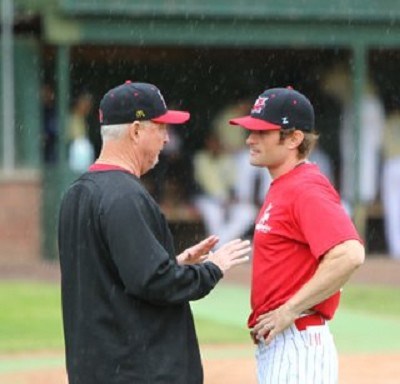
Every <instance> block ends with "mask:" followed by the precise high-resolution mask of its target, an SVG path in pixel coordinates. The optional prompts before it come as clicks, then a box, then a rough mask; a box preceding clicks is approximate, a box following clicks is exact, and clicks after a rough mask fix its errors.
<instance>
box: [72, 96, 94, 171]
mask: <svg viewBox="0 0 400 384" xmlns="http://www.w3.org/2000/svg"><path fill="white" fill-rule="evenodd" d="M92 107H93V97H92V95H91V94H89V93H86V92H85V93H81V94H80V95H78V97H77V98H76V100H75V102H74V104H73V106H72V109H71V113H70V116H69V119H68V135H69V139H70V142H69V151H68V162H69V166H70V168H71V169H72V170H73V171H76V172H84V171H86V170H87V169H88V168H89V166H90V165H91V164H92V163H93V161H94V149H93V145H92V143H91V142H90V140H89V137H88V133H89V127H88V122H87V118H88V115H89V113H90V112H91V110H92Z"/></svg>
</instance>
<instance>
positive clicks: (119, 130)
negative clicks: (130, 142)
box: [101, 124, 130, 141]
mask: <svg viewBox="0 0 400 384" xmlns="http://www.w3.org/2000/svg"><path fill="white" fill-rule="evenodd" d="M129 126H130V124H114V125H102V126H101V138H102V139H103V141H107V140H113V139H114V140H115V139H120V138H121V137H122V135H123V134H124V133H125V132H126V131H127V130H128V127H129Z"/></svg>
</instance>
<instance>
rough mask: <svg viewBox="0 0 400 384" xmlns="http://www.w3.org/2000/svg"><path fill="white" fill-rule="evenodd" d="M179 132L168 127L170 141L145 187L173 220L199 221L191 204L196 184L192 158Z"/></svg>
mask: <svg viewBox="0 0 400 384" xmlns="http://www.w3.org/2000/svg"><path fill="white" fill-rule="evenodd" d="M179 129H180V128H178V127H176V126H174V125H171V126H169V127H168V137H169V141H168V143H166V144H165V146H164V149H163V151H162V152H161V154H160V161H159V163H158V164H157V165H156V167H155V168H154V169H153V170H152V171H151V172H150V173H149V177H147V178H146V180H145V184H146V186H147V188H148V189H149V191H150V193H151V194H152V195H153V197H154V198H155V199H156V201H158V202H159V204H160V205H161V206H162V208H163V211H164V212H165V214H166V215H167V217H168V218H169V219H178V220H181V219H188V220H190V219H198V213H197V211H196V209H195V208H194V207H193V206H192V205H191V204H190V202H189V201H190V197H191V193H192V191H193V184H194V182H193V167H192V159H191V158H190V157H189V156H188V155H187V153H186V152H185V149H184V148H183V140H182V137H181V136H180V132H181V131H179Z"/></svg>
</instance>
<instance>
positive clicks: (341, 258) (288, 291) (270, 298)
mask: <svg viewBox="0 0 400 384" xmlns="http://www.w3.org/2000/svg"><path fill="white" fill-rule="evenodd" d="M230 123H231V124H234V125H240V126H242V127H243V128H246V129H248V130H249V136H248V138H247V140H246V143H247V145H248V146H249V148H250V163H251V164H252V165H254V166H257V167H265V168H267V169H268V171H269V172H270V174H271V176H272V179H273V181H272V184H271V186H270V189H269V191H268V193H267V195H266V198H265V201H264V204H263V206H262V208H261V210H260V213H259V215H258V217H257V219H256V225H255V232H254V244H253V247H254V253H253V271H252V272H253V273H252V292H251V307H252V313H251V315H250V317H249V321H248V325H249V328H250V329H251V334H252V336H253V339H254V341H255V343H256V344H257V352H256V358H257V374H258V381H259V383H260V384H261V383H262V384H267V383H274V384H277V383H307V384H308V383H313V384H319V383H321V384H322V383H323V384H330V383H337V380H338V364H337V353H336V348H335V345H334V342H333V339H332V336H331V334H330V332H329V328H328V324H327V322H328V320H330V319H332V318H333V316H334V314H335V311H336V309H337V307H338V304H339V299H340V291H341V288H342V286H343V285H344V284H345V282H346V281H347V280H348V279H349V277H350V276H351V274H352V273H353V272H354V271H355V270H356V269H357V268H358V267H359V266H360V265H361V264H362V263H363V261H364V257H365V254H364V247H363V245H362V240H361V239H360V236H359V235H358V233H357V231H356V229H355V227H354V225H353V223H352V222H351V219H350V218H349V217H348V215H347V214H346V212H345V210H344V209H343V208H342V206H341V204H340V197H339V195H338V193H337V192H336V191H335V189H334V188H333V187H332V185H331V184H330V182H329V181H328V179H327V178H326V177H325V176H324V175H323V174H322V173H321V172H320V170H319V169H318V167H317V165H315V164H312V163H310V162H309V161H307V156H308V155H309V153H310V152H311V150H312V148H313V146H314V145H315V144H316V142H317V140H318V133H317V132H316V131H315V129H314V109H313V107H312V105H311V103H310V101H309V100H308V99H307V98H306V97H305V96H304V95H302V94H301V93H299V92H297V91H295V90H293V89H291V88H274V89H269V90H266V91H265V92H264V93H262V94H261V95H260V96H259V97H258V99H257V100H256V102H255V104H254V106H253V108H252V110H251V114H250V115H249V116H245V117H240V118H236V119H233V120H231V121H230Z"/></svg>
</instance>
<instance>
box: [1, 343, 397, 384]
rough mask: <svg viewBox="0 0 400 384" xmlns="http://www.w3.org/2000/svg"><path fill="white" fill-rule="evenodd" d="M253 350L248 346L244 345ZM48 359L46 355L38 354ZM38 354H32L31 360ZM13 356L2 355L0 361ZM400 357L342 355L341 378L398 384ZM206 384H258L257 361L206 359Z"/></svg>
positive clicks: (45, 374) (54, 377)
mask: <svg viewBox="0 0 400 384" xmlns="http://www.w3.org/2000/svg"><path fill="white" fill-rule="evenodd" d="M230 348H235V349H237V348H239V347H238V346H226V345H224V346H208V345H206V346H202V350H208V351H210V350H213V351H215V350H216V349H218V352H219V353H218V354H219V355H223V354H224V353H225V352H226V353H227V354H228V355H229V354H230V352H231V349H230ZM240 348H243V349H244V350H246V354H247V353H248V351H249V347H248V346H240ZM36 355H38V356H40V357H42V358H43V357H46V354H43V353H40V354H39V353H38V354H36ZM27 356H28V355H24V356H18V357H17V356H13V357H12V358H13V359H14V360H16V359H18V358H20V359H22V358H26V357H27ZM34 356H35V355H29V357H30V358H32V357H34ZM55 356H58V357H59V359H60V361H61V360H62V354H61V353H58V354H55V353H51V354H50V353H49V354H48V357H53V358H54V357H55ZM3 358H5V359H10V358H11V357H10V356H8V357H4V356H0V360H3ZM399 361H400V354H397V355H395V354H392V355H348V356H346V355H345V356H340V374H339V376H340V379H339V383H344V384H398V383H399V377H400V365H399V364H398V362H399ZM203 363H204V376H205V381H204V382H205V384H224V383H229V384H256V376H255V372H256V369H255V362H254V359H253V358H252V357H251V356H246V357H229V358H204V359H203ZM0 383H2V384H65V383H66V375H65V370H64V368H63V367H62V364H61V362H59V366H58V367H53V368H43V367H42V368H41V367H37V368H30V369H26V370H21V371H15V372H9V373H3V374H2V373H0Z"/></svg>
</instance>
